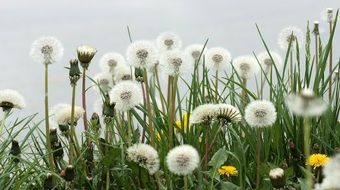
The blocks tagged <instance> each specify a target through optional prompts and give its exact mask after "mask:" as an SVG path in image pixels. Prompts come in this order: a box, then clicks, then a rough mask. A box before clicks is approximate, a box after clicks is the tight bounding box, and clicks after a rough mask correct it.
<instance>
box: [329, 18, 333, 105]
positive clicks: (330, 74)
mask: <svg viewBox="0 0 340 190" xmlns="http://www.w3.org/2000/svg"><path fill="white" fill-rule="evenodd" d="M329 35H332V22H330V23H329ZM332 69H333V45H332V44H331V47H330V50H329V79H330V80H329V89H328V101H329V103H330V104H332V74H333V73H332Z"/></svg>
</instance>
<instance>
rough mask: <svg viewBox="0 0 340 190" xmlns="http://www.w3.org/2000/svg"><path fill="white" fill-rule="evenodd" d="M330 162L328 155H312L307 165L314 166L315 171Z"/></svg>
mask: <svg viewBox="0 0 340 190" xmlns="http://www.w3.org/2000/svg"><path fill="white" fill-rule="evenodd" d="M328 161H329V157H328V156H327V155H326V154H312V155H310V156H309V158H308V160H307V164H308V165H310V166H312V167H313V169H315V168H317V167H321V166H324V165H325V164H326V163H327V162H328Z"/></svg>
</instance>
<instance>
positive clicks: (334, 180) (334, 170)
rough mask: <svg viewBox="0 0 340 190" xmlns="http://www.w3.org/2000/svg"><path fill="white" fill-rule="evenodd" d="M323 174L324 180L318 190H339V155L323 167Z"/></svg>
mask: <svg viewBox="0 0 340 190" xmlns="http://www.w3.org/2000/svg"><path fill="white" fill-rule="evenodd" d="M322 171H323V174H324V176H325V178H324V179H323V180H322V183H321V184H320V189H322V190H330V189H340V183H339V179H340V154H337V155H336V156H335V157H333V158H331V159H330V160H329V161H328V162H327V163H326V164H325V165H324V167H323V170H322Z"/></svg>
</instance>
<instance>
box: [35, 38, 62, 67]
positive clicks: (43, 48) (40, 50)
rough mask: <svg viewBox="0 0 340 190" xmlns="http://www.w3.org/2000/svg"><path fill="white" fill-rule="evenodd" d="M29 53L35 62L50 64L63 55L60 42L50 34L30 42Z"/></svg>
mask: <svg viewBox="0 0 340 190" xmlns="http://www.w3.org/2000/svg"><path fill="white" fill-rule="evenodd" d="M30 55H31V57H32V58H33V60H34V61H35V62H38V63H43V64H52V63H55V62H57V61H59V60H60V59H61V58H62V56H63V55H64V48H63V46H62V44H61V42H60V41H59V40H58V39H57V38H55V37H52V36H46V37H41V38H38V39H37V40H35V41H34V42H33V43H32V47H31V51H30Z"/></svg>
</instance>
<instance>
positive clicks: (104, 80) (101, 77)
mask: <svg viewBox="0 0 340 190" xmlns="http://www.w3.org/2000/svg"><path fill="white" fill-rule="evenodd" d="M93 80H94V81H96V83H97V84H94V85H95V86H94V89H95V90H96V91H98V92H100V89H102V91H104V92H105V93H107V92H109V91H110V90H111V88H112V86H113V82H112V75H111V74H110V73H106V72H102V73H98V74H96V75H95V76H94V77H93Z"/></svg>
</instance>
